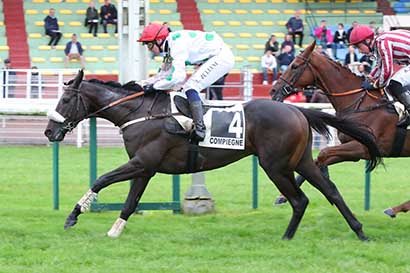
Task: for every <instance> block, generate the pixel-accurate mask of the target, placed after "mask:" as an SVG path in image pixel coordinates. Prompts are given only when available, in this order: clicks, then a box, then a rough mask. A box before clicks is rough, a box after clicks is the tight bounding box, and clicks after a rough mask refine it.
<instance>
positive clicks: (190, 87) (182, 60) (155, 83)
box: [138, 23, 235, 141]
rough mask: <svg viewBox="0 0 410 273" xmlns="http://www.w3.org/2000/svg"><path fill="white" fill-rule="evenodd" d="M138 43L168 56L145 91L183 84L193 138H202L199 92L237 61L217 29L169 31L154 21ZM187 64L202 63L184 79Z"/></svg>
mask: <svg viewBox="0 0 410 273" xmlns="http://www.w3.org/2000/svg"><path fill="white" fill-rule="evenodd" d="M138 42H142V43H143V44H144V45H146V46H147V48H148V50H149V51H151V52H152V53H154V54H155V55H160V54H163V55H164V56H165V57H164V62H163V64H162V66H161V69H160V71H159V72H158V74H157V75H155V76H153V77H151V78H149V79H147V80H146V82H145V85H144V90H145V92H153V91H155V90H169V89H180V88H181V87H182V90H183V92H185V94H186V96H187V98H188V102H189V107H190V110H191V112H192V118H193V122H194V125H195V128H194V132H193V134H192V139H193V140H195V141H202V140H203V139H204V137H205V124H204V121H203V111H202V103H201V98H200V97H199V92H201V91H202V90H203V89H206V88H207V87H209V86H210V85H212V83H214V82H215V81H216V80H218V79H219V78H221V77H222V76H224V75H225V74H227V73H228V72H229V71H230V70H231V69H232V68H233V66H234V63H235V61H234V56H233V54H232V52H231V50H230V49H229V47H228V46H227V45H226V44H225V43H224V42H223V40H222V39H221V38H220V37H219V35H218V34H216V33H215V32H202V31H197V30H179V31H173V32H169V30H168V28H167V27H166V26H164V25H160V24H154V23H152V24H149V25H147V26H146V27H145V28H144V30H143V32H142V34H141V38H140V39H139V40H138ZM186 65H200V66H199V68H198V69H197V70H196V71H195V72H194V73H193V74H192V76H191V77H190V78H189V79H188V80H186V81H185V79H186Z"/></svg>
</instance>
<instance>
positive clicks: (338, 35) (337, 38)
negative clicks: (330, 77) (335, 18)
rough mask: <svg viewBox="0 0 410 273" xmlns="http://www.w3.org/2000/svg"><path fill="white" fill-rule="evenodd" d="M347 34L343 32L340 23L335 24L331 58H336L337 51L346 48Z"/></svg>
mask: <svg viewBox="0 0 410 273" xmlns="http://www.w3.org/2000/svg"><path fill="white" fill-rule="evenodd" d="M347 43H348V41H347V34H346V31H345V30H344V26H343V24H342V23H339V24H337V30H336V31H335V35H334V37H333V56H335V57H336V56H337V50H338V49H341V48H346V47H347V46H346V45H347Z"/></svg>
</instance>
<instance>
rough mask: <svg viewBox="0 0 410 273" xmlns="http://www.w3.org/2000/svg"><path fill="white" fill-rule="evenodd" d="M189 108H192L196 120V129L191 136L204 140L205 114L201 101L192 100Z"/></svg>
mask: <svg viewBox="0 0 410 273" xmlns="http://www.w3.org/2000/svg"><path fill="white" fill-rule="evenodd" d="M189 108H190V109H191V113H192V119H193V120H194V125H195V128H194V131H193V132H192V135H191V138H192V140H195V141H202V140H204V138H205V124H204V117H203V116H204V114H203V111H202V103H201V101H192V102H190V103H189Z"/></svg>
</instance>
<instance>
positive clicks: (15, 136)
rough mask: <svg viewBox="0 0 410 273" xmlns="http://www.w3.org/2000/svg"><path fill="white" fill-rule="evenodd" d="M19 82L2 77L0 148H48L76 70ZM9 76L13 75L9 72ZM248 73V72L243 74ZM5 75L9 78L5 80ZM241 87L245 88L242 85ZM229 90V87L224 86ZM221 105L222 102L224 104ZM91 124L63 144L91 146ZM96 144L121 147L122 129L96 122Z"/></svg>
mask: <svg viewBox="0 0 410 273" xmlns="http://www.w3.org/2000/svg"><path fill="white" fill-rule="evenodd" d="M14 71H15V72H16V74H15V76H16V78H15V79H13V80H14V82H13V83H10V82H9V83H7V80H10V79H9V78H7V77H8V76H7V74H6V73H4V70H3V73H1V75H2V79H1V81H0V88H1V90H2V92H3V93H2V95H4V96H0V145H49V142H48V140H47V138H46V137H45V136H44V134H43V132H44V130H45V128H46V126H47V122H48V120H47V117H46V113H47V111H48V110H49V109H54V108H55V106H56V104H57V102H58V98H59V97H60V96H61V94H62V93H63V85H64V82H68V81H69V80H71V79H72V78H73V76H74V75H75V74H76V73H77V70H65V69H61V70H53V71H50V70H30V69H29V70H14ZM8 72H10V71H8ZM33 73H38V74H37V75H38V77H39V78H40V81H36V83H34V84H33V83H32V82H33V78H32V75H33ZM244 73H246V71H245V72H244ZM5 75H6V76H5ZM244 79H245V80H244V81H243V83H237V84H235V86H234V87H239V88H240V87H242V88H243V94H242V95H243V99H245V100H250V99H251V98H252V88H253V87H252V85H251V76H249V74H244ZM241 84H242V85H241ZM225 87H226V88H229V85H226V86H225ZM221 102H222V101H221ZM297 105H298V106H301V107H306V108H315V109H321V110H323V111H326V112H330V113H334V110H333V108H332V106H331V105H330V104H328V103H302V104H297ZM88 127H89V124H88V120H85V121H83V122H81V123H80V124H79V125H78V126H77V128H76V129H74V130H73V132H72V133H70V134H68V135H67V136H66V137H65V140H64V143H65V144H70V145H76V146H77V147H82V146H83V145H87V144H88V137H89V136H88V134H89V130H88ZM330 130H331V133H332V136H333V138H332V139H331V140H330V141H327V140H326V139H325V138H324V137H322V136H320V135H318V134H316V133H314V137H313V140H314V143H313V147H314V148H323V147H326V146H333V145H336V144H338V143H339V140H338V138H337V136H336V130H334V129H333V128H330ZM97 132H98V133H97V143H98V145H100V146H114V147H115V146H122V145H123V141H122V136H121V135H120V132H119V129H118V128H117V127H115V126H114V125H113V124H111V123H110V122H108V121H106V120H103V119H97Z"/></svg>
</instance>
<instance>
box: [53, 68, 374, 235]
mask: <svg viewBox="0 0 410 273" xmlns="http://www.w3.org/2000/svg"><path fill="white" fill-rule="evenodd" d="M82 79H83V72H82V71H80V72H79V73H78V75H77V76H76V78H75V79H74V80H72V81H70V83H69V84H68V85H67V86H66V87H65V92H64V94H63V96H62V97H61V99H60V101H59V103H58V105H57V108H56V111H55V112H54V114H53V115H51V120H50V122H49V124H48V126H47V129H46V130H45V135H46V136H47V137H48V139H49V140H50V141H61V140H63V139H64V136H65V134H66V133H67V132H68V131H70V130H72V129H73V128H74V127H75V126H76V125H77V124H78V123H79V122H80V121H81V120H83V119H85V118H87V117H89V116H90V115H93V116H98V117H101V118H104V119H107V120H109V121H111V122H112V123H114V124H115V125H117V126H121V125H123V124H125V123H126V122H129V121H131V120H135V119H138V118H142V119H143V120H144V121H142V122H138V123H135V124H133V125H130V126H128V127H126V128H125V129H124V130H123V139H124V144H125V148H126V150H127V153H128V156H129V158H130V160H129V161H128V162H127V163H125V164H124V165H122V166H120V167H118V168H117V169H115V170H113V171H111V172H109V173H106V174H104V175H102V176H100V177H99V178H98V179H97V180H96V181H95V183H94V185H93V186H92V188H91V189H90V190H89V191H88V192H87V193H86V194H85V195H84V196H83V197H82V198H81V199H80V201H79V202H78V203H77V204H76V205H75V207H74V209H73V211H72V212H71V214H70V215H69V216H68V218H67V220H66V223H65V228H69V227H72V226H74V225H75V224H76V223H77V217H78V216H79V215H80V214H81V213H83V212H84V211H85V210H86V209H87V208H88V207H89V205H90V203H91V201H92V200H93V199H94V198H95V197H96V196H97V194H98V193H99V192H100V190H102V189H103V188H105V187H107V186H109V185H111V184H113V183H116V182H120V181H128V180H129V179H132V180H133V183H132V185H131V188H130V191H129V193H128V197H127V200H126V202H125V205H124V208H123V210H122V212H121V215H120V218H118V219H117V221H116V222H115V223H114V225H113V227H112V228H111V230H110V231H109V232H108V235H109V236H113V237H116V236H119V235H120V234H121V231H122V229H123V228H124V226H125V224H126V221H127V220H128V218H129V216H130V215H131V214H132V213H133V212H134V211H135V209H136V207H137V204H138V201H139V200H140V198H141V196H142V194H143V192H144V190H145V188H146V186H147V184H148V182H149V180H150V179H151V177H153V176H154V175H155V174H156V173H157V172H160V173H166V174H182V173H187V172H188V171H187V160H188V152H189V147H190V144H189V140H188V138H186V137H181V136H179V135H174V134H171V133H169V132H168V131H167V130H166V129H165V128H164V127H165V124H166V123H167V122H169V121H170V119H172V117H170V114H169V111H170V110H169V108H170V99H169V97H170V96H169V94H167V93H166V92H157V93H156V94H149V95H145V96H140V97H138V98H135V99H133V100H129V101H126V102H123V103H121V104H118V105H116V106H113V107H107V105H109V104H110V103H112V102H113V101H116V100H118V99H120V98H123V97H125V96H128V95H130V94H132V93H135V92H136V91H135V90H134V91H130V90H127V89H128V86H129V85H126V86H119V87H113V86H112V84H111V85H110V84H107V83H102V82H100V83H98V82H96V81H93V80H90V81H83V80H82ZM137 88H139V89H138V90H142V89H141V87H139V86H137ZM244 110H245V118H246V132H245V143H246V145H245V149H244V150H228V149H212V148H204V147H199V156H198V160H197V162H196V164H195V165H194V166H193V169H192V170H191V171H192V172H197V171H205V170H211V169H215V168H219V167H222V166H225V165H228V164H230V163H232V162H235V161H237V160H239V159H241V158H244V157H246V156H249V155H256V156H257V157H258V158H259V164H260V166H261V167H262V168H263V169H264V170H265V172H266V173H267V175H268V176H269V178H270V179H271V180H272V181H273V182H274V183H275V185H276V187H277V188H278V189H279V191H280V192H282V193H283V194H284V195H285V196H286V198H287V199H288V200H289V202H290V204H291V206H292V208H293V214H292V217H291V220H290V223H289V225H288V227H287V230H286V232H285V234H284V236H283V238H284V239H291V238H292V237H293V236H294V234H295V232H296V229H297V227H298V225H299V222H300V220H301V219H302V217H303V214H304V212H305V209H306V207H307V205H308V198H307V197H306V196H305V194H304V193H303V192H302V190H301V189H300V188H298V187H297V186H296V184H295V179H294V171H296V172H298V173H299V174H301V175H303V177H305V178H306V179H307V180H308V181H309V182H310V183H311V184H312V185H313V186H314V187H316V188H317V189H318V190H319V191H320V192H322V194H324V195H325V196H326V198H327V199H328V200H329V202H330V203H331V204H334V205H336V207H337V208H338V209H339V211H340V213H341V214H342V215H343V217H344V218H345V219H346V221H347V222H348V224H349V226H350V227H351V229H352V230H353V231H354V232H355V233H356V234H357V236H358V237H359V238H360V239H361V240H366V239H367V238H366V236H365V235H364V233H363V231H362V224H361V223H360V222H359V221H358V220H357V219H356V217H355V216H354V215H353V213H352V212H351V210H350V209H349V208H348V206H347V205H346V203H345V202H344V200H343V198H342V196H341V195H340V193H339V192H338V190H337V188H336V186H335V185H334V184H333V183H332V182H331V181H330V180H328V179H327V178H325V177H323V176H322V175H321V173H320V170H319V168H318V167H317V166H316V165H315V163H314V161H313V159H312V132H311V127H312V128H314V129H315V130H316V131H318V132H320V133H323V134H325V135H327V134H328V133H329V132H328V131H327V127H326V125H330V126H333V127H335V128H337V129H338V130H340V131H342V132H343V133H345V134H347V135H350V136H351V137H353V138H355V139H357V140H358V141H360V142H361V143H363V144H364V145H365V146H366V147H367V148H368V151H369V160H371V162H372V165H371V168H374V167H375V166H376V165H377V162H378V160H379V157H378V155H379V151H378V149H377V146H376V145H375V143H374V136H373V135H372V134H371V133H369V131H367V129H366V128H365V127H363V126H359V125H358V124H356V123H352V122H349V121H347V120H341V119H339V118H337V117H334V116H332V115H329V114H326V113H323V112H320V111H315V110H308V109H302V108H297V107H294V106H291V105H287V104H283V103H279V102H274V101H272V100H267V99H266V100H254V101H251V102H248V103H245V104H244ZM145 117H150V119H148V120H145Z"/></svg>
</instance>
